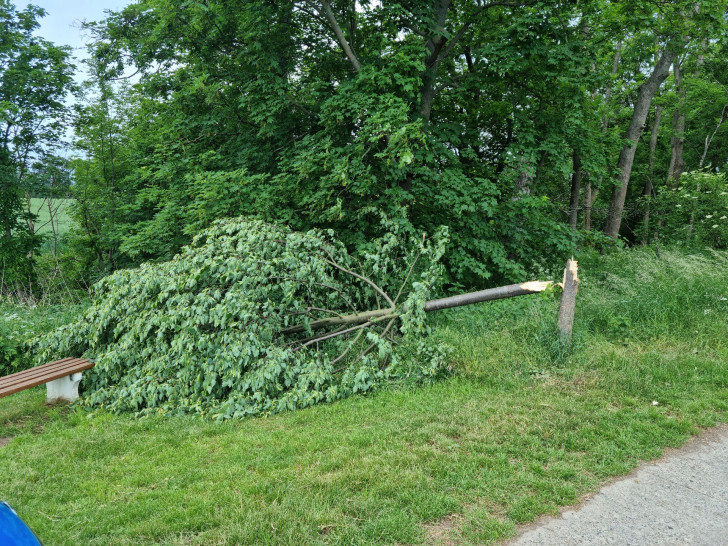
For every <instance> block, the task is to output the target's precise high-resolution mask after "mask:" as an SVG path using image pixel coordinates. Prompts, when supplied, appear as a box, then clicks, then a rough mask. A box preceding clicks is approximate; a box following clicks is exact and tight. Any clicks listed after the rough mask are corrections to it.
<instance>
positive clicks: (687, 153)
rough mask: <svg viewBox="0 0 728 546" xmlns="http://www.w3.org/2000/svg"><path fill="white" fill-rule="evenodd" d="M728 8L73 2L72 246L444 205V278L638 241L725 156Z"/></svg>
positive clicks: (131, 255) (352, 239)
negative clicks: (232, 224)
mask: <svg viewBox="0 0 728 546" xmlns="http://www.w3.org/2000/svg"><path fill="white" fill-rule="evenodd" d="M725 8H726V6H725V4H724V2H719V1H717V0H699V1H694V0H693V1H676V2H662V1H658V0H654V1H637V0H621V1H609V0H585V1H580V2H567V1H560V0H523V1H518V0H513V1H492V2H487V1H484V0H433V1H428V2H407V1H405V2H389V1H385V0H371V1H368V0H364V1H353V0H298V1H294V2H270V1H268V0H225V1H221V0H198V1H186V2H177V1H172V0H140V1H138V2H135V3H130V4H129V5H128V6H127V7H125V8H124V9H122V10H120V11H118V12H111V13H109V15H108V17H107V18H106V19H105V20H103V21H99V22H89V23H87V24H86V30H87V31H88V32H89V34H90V36H91V42H90V46H89V51H90V54H91V57H90V60H89V61H88V65H89V72H90V74H91V77H90V80H89V81H88V82H87V83H86V84H85V94H84V96H85V99H84V101H82V102H81V103H79V105H78V106H77V107H76V109H75V114H74V116H75V117H74V128H75V134H76V142H75V144H76V146H77V149H78V150H79V151H80V152H81V153H80V154H79V157H78V158H77V159H76V160H74V162H73V180H74V193H75V197H76V206H75V215H76V219H77V224H78V226H79V229H78V230H77V233H76V236H75V237H76V238H75V239H74V240H75V244H76V252H77V253H78V255H79V256H81V257H82V258H83V260H84V264H85V265H84V271H85V272H86V273H85V274H86V275H87V276H88V277H89V278H98V277H100V276H102V275H104V274H105V273H107V272H108V271H111V270H114V269H118V268H123V267H130V266H135V265H137V264H139V263H141V262H143V261H148V260H166V259H169V258H171V257H172V256H173V255H175V254H176V253H177V252H178V251H179V250H180V249H181V248H182V246H183V245H185V244H187V243H189V241H190V240H191V238H192V237H193V236H194V235H195V234H197V233H199V232H200V230H202V229H204V228H206V227H207V226H209V225H211V223H212V222H213V221H215V220H216V219H219V218H222V217H235V216H245V217H249V218H257V219H261V220H265V221H268V222H274V223H278V224H281V225H283V224H285V225H286V226H288V227H290V228H292V229H294V230H303V231H306V230H309V229H311V228H322V229H332V230H334V231H335V232H336V234H337V236H338V237H339V239H340V240H341V241H343V243H344V244H345V245H346V246H347V248H348V249H349V250H351V251H353V252H357V251H358V250H360V249H362V248H364V247H366V245H367V244H370V242H371V241H372V240H374V239H375V238H376V237H378V236H381V235H382V234H383V232H382V227H381V226H382V225H383V224H382V223H381V222H380V221H379V220H380V218H382V217H386V218H387V219H388V222H397V223H399V224H400V225H402V226H406V228H407V229H408V230H411V231H412V232H420V233H421V232H426V233H433V232H434V231H435V230H436V229H437V228H438V227H439V226H443V225H444V226H447V227H448V228H449V230H450V237H451V243H450V247H449V249H448V251H447V253H446V255H445V257H444V262H445V265H446V286H449V287H464V286H467V287H474V286H481V285H485V284H492V283H497V282H500V281H503V280H523V278H524V277H525V276H526V275H527V274H528V273H529V272H531V271H534V270H538V269H541V268H544V267H550V266H551V264H552V263H554V262H555V261H558V262H561V261H562V260H563V258H564V257H565V256H566V255H568V254H570V253H572V252H574V250H575V249H576V248H577V247H579V246H580V245H582V246H583V245H597V246H599V245H611V244H613V241H614V240H615V239H616V238H617V237H618V236H620V237H621V238H622V239H623V240H626V241H627V242H639V241H641V240H642V239H643V238H644V237H645V236H647V234H649V233H651V232H650V229H649V225H650V222H653V223H654V222H655V221H656V220H655V215H654V214H653V215H652V217H650V215H649V208H648V207H650V206H652V207H653V208H654V206H655V205H654V204H652V205H650V202H651V201H652V200H653V199H654V198H656V197H657V196H658V194H659V193H660V192H661V191H662V188H663V187H665V188H672V187H677V185H676V183H675V182H674V181H675V180H679V178H680V174H681V173H682V172H688V171H691V170H699V169H703V170H706V169H707V171H708V172H712V173H715V172H717V171H719V170H721V169H724V168H725V164H726V159H727V158H726V153H725V150H726V146H725V140H726V128H725V126H724V125H723V124H722V121H721V120H723V119H725V117H726V109H725V108H724V106H725V104H728V100H726V98H727V97H728V95H726V89H727V88H726V83H725V81H724V80H725V73H726V71H725V59H726V57H725V55H724V52H725V51H724V50H725V47H726V46H725V40H724V37H725ZM64 62H65V61H64ZM64 85H65V84H64ZM59 89H60V88H59ZM54 100H55V99H54ZM658 111H659V116H658ZM663 111H664V113H663ZM59 119H60V118H59ZM660 120H661V124H660V123H659V121H660ZM656 121H657V122H656ZM653 126H654V127H655V131H654V132H653V131H652V130H651V128H652V127H653ZM648 127H650V130H646V128H648ZM653 133H654V134H655V135H656V136H655V143H654V145H652V146H651V145H650V139H651V137H652V135H653ZM670 180H672V181H673V182H669V181H670ZM696 180H697V179H696ZM658 209H659V214H664V213H665V211H664V207H663V208H659V207H658ZM650 218H651V219H650ZM657 222H658V223H659V224H660V225H663V224H664V222H662V221H661V220H659V219H658V220H657ZM643 224H644V225H645V226H646V227H647V229H643V227H642V226H643ZM686 229H687V228H686ZM653 231H654V230H653ZM684 235H685V234H683V236H684ZM650 236H651V235H650Z"/></svg>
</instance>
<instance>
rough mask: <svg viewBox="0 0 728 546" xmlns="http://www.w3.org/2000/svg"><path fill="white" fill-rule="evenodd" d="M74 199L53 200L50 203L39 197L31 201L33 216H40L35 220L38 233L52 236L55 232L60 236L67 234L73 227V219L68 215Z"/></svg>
mask: <svg viewBox="0 0 728 546" xmlns="http://www.w3.org/2000/svg"><path fill="white" fill-rule="evenodd" d="M73 201H74V200H73V199H53V200H51V201H50V210H49V208H48V205H49V201H48V200H47V199H42V198H38V197H33V198H32V199H31V200H30V209H31V212H33V214H36V215H38V218H37V219H36V220H35V230H36V233H38V234H41V235H48V236H52V234H53V230H54V228H55V232H56V233H57V234H58V235H63V234H64V233H66V232H67V231H68V230H69V229H70V228H71V226H72V225H73V219H72V218H71V217H70V216H69V214H68V207H69V205H71V204H72V203H73Z"/></svg>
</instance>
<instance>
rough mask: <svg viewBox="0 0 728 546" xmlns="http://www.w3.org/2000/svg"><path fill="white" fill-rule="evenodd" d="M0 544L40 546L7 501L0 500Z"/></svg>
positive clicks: (8, 545)
mask: <svg viewBox="0 0 728 546" xmlns="http://www.w3.org/2000/svg"><path fill="white" fill-rule="evenodd" d="M0 546H41V543H40V541H39V540H38V539H37V538H36V536H35V535H34V534H33V531H31V530H30V529H29V528H28V526H27V525H26V524H25V523H23V520H22V519H20V518H19V517H18V514H16V513H15V510H13V509H12V508H10V505H9V504H8V503H7V502H2V501H0Z"/></svg>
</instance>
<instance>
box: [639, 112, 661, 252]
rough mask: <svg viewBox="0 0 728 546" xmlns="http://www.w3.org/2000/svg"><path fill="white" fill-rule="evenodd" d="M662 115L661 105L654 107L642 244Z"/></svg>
mask: <svg viewBox="0 0 728 546" xmlns="http://www.w3.org/2000/svg"><path fill="white" fill-rule="evenodd" d="M661 117H662V106H658V107H657V108H656V109H655V119H654V120H652V131H651V134H650V163H649V166H648V171H647V180H645V189H644V191H643V192H642V195H643V197H644V198H645V213H644V215H643V216H642V244H645V245H646V244H647V241H648V240H649V237H650V199H651V198H652V191H653V189H654V185H653V183H652V177H653V176H654V173H655V149H656V148H657V134H658V132H659V129H660V118H661Z"/></svg>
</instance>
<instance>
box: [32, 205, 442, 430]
mask: <svg viewBox="0 0 728 546" xmlns="http://www.w3.org/2000/svg"><path fill="white" fill-rule="evenodd" d="M444 245H445V238H444V234H443V233H441V234H440V235H439V236H438V237H436V238H435V239H434V240H433V241H427V240H425V239H424V238H420V239H418V240H417V241H414V240H412V239H410V240H409V241H408V240H407V237H405V236H404V235H402V234H397V233H389V234H388V235H387V236H385V237H383V238H381V239H380V240H378V241H376V242H375V244H372V245H370V250H371V251H370V252H365V253H363V254H362V255H360V256H357V259H356V260H355V259H354V258H353V257H352V256H350V255H349V254H348V253H347V252H346V250H345V249H344V247H343V245H342V244H341V243H339V242H338V241H336V240H335V239H333V237H332V235H331V233H324V232H320V231H310V232H307V233H300V232H292V231H288V230H286V229H284V228H280V227H276V226H273V225H270V224H266V223H264V222H261V221H249V220H242V219H232V220H222V221H217V222H215V223H214V224H213V225H212V226H211V227H210V228H208V229H207V230H204V231H203V232H202V233H201V234H200V235H198V236H196V237H195V238H194V240H193V242H192V244H191V245H190V246H188V247H185V248H184V250H183V251H182V252H181V254H179V255H177V256H176V257H175V258H174V259H172V260H170V261H168V262H163V263H158V264H145V265H142V266H141V267H140V268H138V269H131V270H122V271H118V272H116V273H114V274H112V275H110V276H108V277H106V278H104V279H103V280H101V281H100V282H99V283H98V284H97V285H95V287H94V292H95V293H94V301H93V304H92V305H91V307H90V308H89V309H88V311H87V312H86V313H85V314H84V315H83V317H82V318H81V319H80V320H78V321H77V322H76V323H74V324H70V325H68V326H65V327H62V328H60V329H59V330H57V331H55V332H53V333H52V334H50V335H48V336H45V337H43V338H40V339H39V340H37V341H36V342H35V344H34V350H35V352H36V353H37V355H38V357H39V359H40V361H46V360H51V359H54V358H58V357H59V356H66V355H84V356H85V357H88V358H90V359H92V360H93V361H94V362H95V363H96V366H95V367H94V368H93V369H92V370H90V371H89V373H88V377H87V379H85V380H84V389H85V394H84V399H83V403H84V404H86V405H88V406H93V407H104V408H108V409H110V410H112V411H130V410H131V411H136V412H142V413H145V412H162V413H199V414H204V415H210V416H214V417H217V418H228V417H244V416H247V415H255V414H260V413H273V412H279V411H283V410H288V409H295V408H301V407H305V406H309V405H312V404H315V403H318V402H323V401H333V400H336V399H339V398H342V397H345V396H348V395H350V394H352V393H356V392H365V391H369V390H371V389H373V388H374V387H376V386H377V385H379V384H381V383H383V382H385V381H387V380H392V379H405V378H406V379H410V380H419V379H423V378H427V377H430V376H433V375H434V374H436V373H437V372H438V370H440V369H441V366H442V364H443V349H442V348H441V347H439V346H435V345H431V344H428V343H427V341H426V339H427V338H426V336H424V335H423V334H426V333H427V327H426V325H425V323H424V311H423V305H424V302H425V299H426V297H427V295H428V293H429V292H430V290H431V289H432V288H433V287H434V285H435V283H436V282H437V279H438V278H439V277H440V273H441V267H440V265H439V260H440V257H441V256H442V252H443V249H444ZM353 269H356V270H357V271H359V272H362V273H364V274H366V275H368V276H369V277H367V278H365V277H363V276H361V275H359V274H358V273H354V272H353V271H352V270H353ZM370 279H376V281H377V283H378V284H375V283H374V281H372V280H370ZM395 280H396V281H397V282H396V283H395ZM413 280H414V282H412V281H413ZM403 283H404V284H403ZM397 285H399V286H401V289H400V290H399V292H398V293H397V296H391V297H390V296H388V295H387V294H386V291H390V290H393V288H394V287H396V286H397ZM382 287H384V288H382ZM390 293H391V294H394V293H395V292H394V291H391V292H390ZM388 298H389V300H388ZM380 308H385V309H386V308H391V311H390V312H385V314H384V315H382V316H381V317H379V318H378V319H372V320H371V321H370V322H368V323H364V324H358V323H353V324H351V325H347V324H343V325H341V326H340V327H339V328H338V330H333V332H331V330H329V332H325V333H324V334H322V333H321V330H317V331H316V332H314V331H313V329H312V327H311V324H312V323H314V322H315V321H317V320H322V319H324V318H329V319H337V318H340V317H341V316H343V315H351V314H353V313H359V312H362V311H366V310H376V309H380ZM397 321H398V322H397ZM395 323H397V324H398V327H397V326H395ZM295 325H303V326H304V328H302V329H301V331H300V332H297V333H288V334H286V333H284V332H282V331H283V330H284V329H286V328H291V327H292V326H295ZM342 329H343V330H342ZM347 330H348V331H349V333H351V334H352V335H351V336H345V335H343V334H345V333H347ZM395 332H396V336H395V335H393V334H394V333H395ZM329 333H331V334H335V336H334V337H329V338H323V337H322V336H324V335H328V334H329ZM316 336H318V339H312V338H315V337H316Z"/></svg>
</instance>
